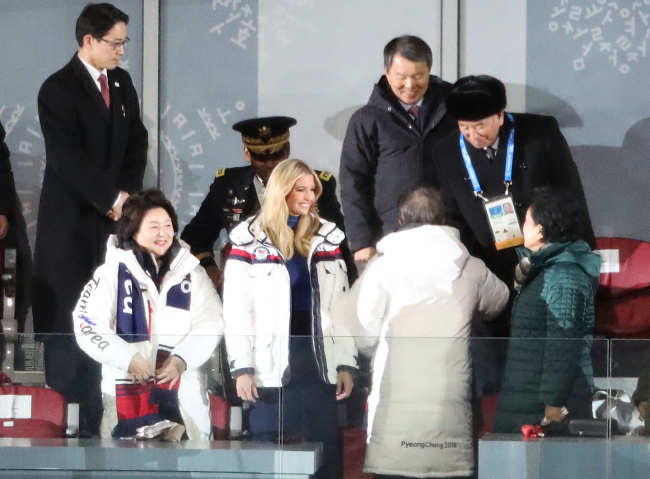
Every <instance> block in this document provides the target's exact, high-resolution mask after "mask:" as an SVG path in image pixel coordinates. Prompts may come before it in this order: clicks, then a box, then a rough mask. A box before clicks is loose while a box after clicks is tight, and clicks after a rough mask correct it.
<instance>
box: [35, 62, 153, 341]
mask: <svg viewBox="0 0 650 479" xmlns="http://www.w3.org/2000/svg"><path fill="white" fill-rule="evenodd" d="M108 84H109V88H110V93H111V108H110V110H109V109H108V108H106V104H105V103H104V100H103V99H102V96H101V93H100V92H99V89H98V88H97V86H96V84H95V82H94V81H93V79H92V77H91V76H90V74H89V73H88V70H87V69H86V67H85V66H84V65H83V63H82V62H81V60H80V59H79V58H78V56H77V54H75V55H74V56H73V58H72V60H71V61H70V63H68V64H67V65H66V66H65V67H63V68H62V69H61V70H59V71H58V72H56V73H54V74H53V75H52V76H51V77H49V78H48V79H47V80H45V82H44V83H43V86H42V87H41V90H40V92H39V94H38V113H39V119H40V122H41V129H42V131H43V137H44V140H45V152H46V161H47V162H46V167H45V177H44V179H43V189H42V191H41V201H40V206H39V210H38V224H37V230H36V246H35V250H34V269H35V273H34V289H33V292H34V299H33V312H34V327H35V330H36V332H61V333H63V332H65V333H68V332H71V331H72V320H71V314H72V310H73V308H74V305H75V303H76V301H77V300H78V299H79V295H80V294H81V291H82V288H83V286H84V284H85V283H86V282H87V281H88V280H89V279H90V278H91V276H92V273H93V271H94V270H95V268H96V267H97V266H99V265H100V264H101V263H102V262H103V261H104V255H105V251H106V241H107V239H108V235H109V234H110V233H111V232H112V231H113V229H114V224H113V221H111V220H110V219H109V218H108V217H107V216H106V213H107V212H108V211H109V210H110V209H111V207H112V206H113V204H114V202H115V200H116V199H117V196H118V192H119V190H124V191H127V192H134V191H137V190H139V189H141V188H142V178H143V176H144V169H145V166H146V155H147V146H148V136H147V130H146V129H145V127H144V125H143V124H142V121H141V119H140V107H139V103H138V97H137V93H136V91H135V89H134V87H133V83H132V81H131V77H130V76H129V74H128V73H127V72H126V71H125V70H122V69H121V68H116V69H115V70H111V71H108Z"/></svg>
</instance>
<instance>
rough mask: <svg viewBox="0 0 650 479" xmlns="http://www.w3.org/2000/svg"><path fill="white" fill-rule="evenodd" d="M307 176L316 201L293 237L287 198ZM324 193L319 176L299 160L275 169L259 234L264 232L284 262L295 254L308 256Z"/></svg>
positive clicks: (318, 220) (266, 196)
mask: <svg viewBox="0 0 650 479" xmlns="http://www.w3.org/2000/svg"><path fill="white" fill-rule="evenodd" d="M305 175H311V176H312V177H313V178H314V186H315V188H316V190H315V191H314V193H315V198H314V203H313V204H312V205H311V207H310V208H309V213H308V214H306V215H301V216H300V220H299V221H298V227H297V228H296V232H295V233H294V232H293V230H292V229H291V228H290V227H289V225H288V224H287V222H288V221H289V207H288V206H287V196H289V194H290V193H291V191H292V190H293V187H294V186H295V184H296V182H297V181H298V179H300V178H302V177H303V176H305ZM322 192H323V185H322V184H321V182H320V180H319V179H318V175H317V174H316V172H315V171H314V170H313V169H312V168H311V167H310V166H309V165H308V164H307V163H305V162H304V161H301V160H296V159H291V160H284V161H283V162H281V163H280V164H279V165H278V166H276V167H275V168H274V169H273V173H271V177H270V178H269V181H268V184H267V185H266V192H265V193H264V202H263V203H262V213H261V215H260V219H261V221H260V229H259V231H258V232H257V234H258V235H259V234H260V233H261V232H262V231H265V232H266V234H267V235H268V237H269V239H270V240H271V242H272V243H273V245H274V246H275V247H276V248H278V250H279V251H280V253H282V255H283V256H284V257H285V259H291V258H292V257H293V253H294V251H296V250H297V251H298V252H299V253H300V254H302V255H303V256H305V257H306V256H308V255H309V248H310V245H311V239H312V238H313V237H314V235H315V234H316V232H318V230H319V228H320V219H319V217H318V212H317V211H316V201H318V198H319V197H320V195H321V193H322Z"/></svg>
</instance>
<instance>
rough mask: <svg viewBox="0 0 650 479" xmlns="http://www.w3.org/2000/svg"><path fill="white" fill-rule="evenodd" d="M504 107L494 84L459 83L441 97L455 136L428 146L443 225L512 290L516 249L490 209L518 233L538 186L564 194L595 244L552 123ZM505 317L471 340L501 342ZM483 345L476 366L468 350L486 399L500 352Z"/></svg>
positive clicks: (565, 149) (567, 154) (473, 79)
mask: <svg viewBox="0 0 650 479" xmlns="http://www.w3.org/2000/svg"><path fill="white" fill-rule="evenodd" d="M506 103H507V99H506V89H505V86H504V84H503V83H502V82H501V81H499V80H498V79H496V78H494V77H490V76H487V75H481V76H468V77H465V78H461V79H460V80H458V81H457V82H456V83H455V84H454V85H453V87H452V89H451V90H450V92H449V93H448V94H447V97H446V105H447V111H448V113H449V114H450V115H451V116H452V117H453V118H454V119H455V120H456V121H457V122H458V127H459V129H460V132H459V131H458V130H456V131H455V132H453V133H450V134H448V135H447V136H446V137H445V138H444V139H443V140H441V141H440V142H439V143H437V144H436V145H434V155H433V157H434V158H435V160H436V161H435V168H436V171H435V172H433V171H431V172H430V173H431V175H432V176H434V177H436V178H437V181H438V183H439V184H440V186H441V189H442V193H443V197H444V201H445V210H446V216H447V221H448V222H449V223H450V224H451V225H453V226H455V227H457V228H458V229H459V230H460V232H461V240H462V241H463V243H464V244H465V245H466V246H467V248H468V250H469V252H470V253H471V254H472V255H474V256H477V257H479V258H481V259H482V260H483V261H485V263H486V265H487V266H488V267H489V268H490V269H491V270H492V271H493V272H494V273H495V274H496V275H497V276H498V277H499V278H500V279H501V280H502V281H504V282H505V283H506V284H507V285H508V287H509V288H511V290H512V289H513V287H514V271H515V266H516V265H517V263H518V256H517V253H516V252H515V249H516V248H515V246H517V245H518V244H521V242H520V241H517V238H511V239H507V240H502V238H499V237H498V234H495V233H496V232H495V229H496V228H494V225H495V221H494V218H490V217H489V216H488V214H489V213H490V212H491V211H495V210H492V209H491V208H492V207H494V208H496V209H497V210H498V208H499V207H501V208H502V209H501V210H499V211H500V212H502V213H504V214H506V212H508V213H510V212H512V211H513V210H514V213H515V214H516V218H515V215H514V214H512V219H513V222H515V223H516V220H518V222H519V225H518V226H519V227H521V226H522V225H523V223H524V220H525V218H526V210H527V209H528V206H529V205H530V203H531V200H532V196H533V190H534V189H535V188H536V187H540V186H547V185H548V186H554V187H557V188H562V189H565V190H568V191H570V192H571V193H572V194H573V195H574V196H575V197H576V198H577V199H578V200H579V201H580V202H581V203H582V204H583V205H584V219H583V224H584V239H585V240H586V241H587V242H588V243H589V244H590V245H591V246H592V248H595V246H596V240H595V237H594V233H593V229H592V226H591V221H590V219H589V212H588V210H587V202H586V200H585V195H584V192H583V188H582V182H581V181H580V175H579V173H578V169H577V167H576V165H575V163H574V161H573V159H572V157H571V151H570V150H569V145H568V144H567V141H566V139H565V138H564V136H563V135H562V133H561V132H560V128H559V126H558V123H557V121H556V120H555V118H553V117H550V116H542V115H532V114H517V113H507V112H506V111H505V108H506ZM509 165H511V167H509ZM486 205H487V207H486ZM516 228H517V225H515V229H516ZM513 236H516V235H513ZM511 296H512V297H514V295H511ZM509 311H510V308H507V309H506V313H505V314H503V315H502V317H501V318H499V319H498V320H496V321H494V322H492V323H483V324H480V325H476V327H477V330H475V331H474V332H473V334H472V335H473V336H483V337H507V336H508V332H509V326H510V324H509V323H510V317H509ZM479 329H480V330H479ZM483 346H485V347H486V348H487V349H489V350H490V351H489V352H487V353H486V355H487V356H485V355H481V356H480V359H479V361H476V351H474V352H475V367H478V368H481V369H480V370H478V371H476V379H477V382H478V383H479V384H477V387H478V388H479V391H480V390H481V389H486V391H485V393H486V394H487V393H490V392H491V391H490V389H491V388H492V387H497V388H498V385H499V383H500V374H499V372H498V371H499V370H502V368H500V366H499V365H500V364H501V362H500V361H501V360H503V359H505V348H501V347H498V346H497V344H496V343H493V344H492V345H488V344H483V345H482V346H481V347H483ZM489 346H493V347H489ZM502 349H503V351H501V350H502ZM499 351H501V352H502V353H503V354H502V355H501V354H500V352H499ZM494 356H496V359H495V357H494ZM486 357H488V359H485V358H486ZM489 358H491V359H489ZM483 368H484V369H485V371H483V370H482V369H483ZM494 373H496V375H494Z"/></svg>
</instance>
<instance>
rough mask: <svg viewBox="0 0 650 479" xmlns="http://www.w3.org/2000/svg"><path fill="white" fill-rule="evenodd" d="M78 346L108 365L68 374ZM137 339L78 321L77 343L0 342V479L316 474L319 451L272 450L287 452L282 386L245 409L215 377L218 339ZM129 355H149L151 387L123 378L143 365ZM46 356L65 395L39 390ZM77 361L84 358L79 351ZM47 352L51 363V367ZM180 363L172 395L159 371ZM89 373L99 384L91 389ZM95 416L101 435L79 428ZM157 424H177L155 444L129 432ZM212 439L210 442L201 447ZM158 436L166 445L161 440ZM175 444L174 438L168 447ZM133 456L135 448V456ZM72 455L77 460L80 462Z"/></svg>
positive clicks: (49, 338)
mask: <svg viewBox="0 0 650 479" xmlns="http://www.w3.org/2000/svg"><path fill="white" fill-rule="evenodd" d="M77 339H78V340H79V344H83V345H84V346H83V348H84V351H86V352H87V353H90V354H91V355H92V356H93V357H95V358H96V359H102V360H103V361H105V362H104V364H103V366H100V365H99V363H97V362H95V361H93V360H90V361H89V367H77V368H76V370H75V368H74V365H75V361H76V359H74V356H75V355H73V354H70V351H71V350H72V349H73V348H74V349H76V348H77ZM142 339H143V338H142V337H140V336H134V335H119V336H117V335H112V334H105V333H101V332H98V329H97V325H95V324H91V323H90V322H84V323H81V327H80V329H79V335H78V337H77V338H75V337H74V336H68V335H39V336H38V337H36V338H35V337H34V336H33V335H9V336H7V338H6V345H2V346H1V350H0V356H1V357H5V361H4V364H3V371H4V373H5V374H6V376H3V381H2V385H0V475H2V474H4V473H5V472H6V471H8V470H16V469H18V470H43V469H48V470H60V471H87V472H90V471H93V473H101V472H102V471H105V472H106V473H107V472H110V471H112V472H117V471H123V473H124V474H126V471H130V472H133V473H136V472H139V471H142V472H143V473H147V472H149V473H153V472H154V471H158V472H159V473H161V474H163V473H165V474H167V473H169V474H171V473H177V474H176V475H171V476H167V475H162V476H160V477H189V474H190V473H196V472H199V473H211V474H235V475H236V474H244V473H248V474H253V473H257V474H267V473H276V472H280V471H282V469H283V468H284V469H285V470H290V471H293V473H295V474H299V475H305V477H306V475H307V474H311V473H313V467H314V466H313V465H314V463H315V462H316V461H317V460H320V459H319V457H318V455H317V454H318V452H317V451H318V450H319V448H318V447H317V446H314V445H304V444H296V445H293V446H292V445H289V446H287V447H286V448H285V449H286V450H290V451H293V454H292V455H287V456H283V455H282V454H278V452H280V451H282V450H283V447H282V446H281V445H280V440H279V438H280V437H281V435H280V430H279V423H280V415H281V414H283V412H282V410H281V408H280V407H279V394H278V391H279V389H277V388H276V389H275V390H273V388H266V389H265V388H259V390H258V391H259V396H260V398H259V399H257V400H256V401H255V403H253V402H246V403H244V404H242V402H241V401H239V400H238V399H237V397H236V394H235V395H234V396H233V394H232V388H233V386H234V382H232V383H231V384H226V381H228V379H224V375H223V368H225V367H227V363H225V357H221V359H220V353H221V352H222V351H221V350H220V349H219V348H217V350H215V349H214V345H215V344H216V343H217V341H219V340H220V339H221V338H220V337H217V336H211V335H205V334H201V335H198V334H197V335H192V334H190V335H187V336H176V335H174V336H170V335H152V336H151V338H150V340H149V341H144V342H143V341H142ZM240 339H243V342H244V343H246V344H257V345H259V346H261V345H273V346H275V345H276V343H277V344H278V345H279V346H280V347H282V343H284V342H287V338H285V340H284V341H282V340H278V339H277V338H276V337H270V336H268V337H265V336H257V337H255V338H237V337H235V336H231V337H230V343H231V344H232V345H233V349H236V346H237V345H238V344H240V343H241V341H240ZM164 345H167V346H164ZM258 349H260V350H261V349H262V348H261V347H258ZM134 351H138V354H141V355H142V356H143V358H146V359H145V364H146V365H147V366H146V367H148V368H149V373H150V374H152V375H155V376H156V378H157V379H156V381H155V382H154V379H153V377H152V378H151V379H149V380H146V381H144V382H143V383H142V384H138V383H134V382H132V381H129V380H128V378H129V374H128V373H126V372H125V370H124V368H128V367H129V366H130V367H131V370H132V372H133V371H135V370H138V369H143V368H144V367H143V366H138V367H136V365H137V359H135V358H136V356H137V355H136V356H133V359H130V358H131V357H132V355H133V352H134ZM267 352H268V351H267ZM107 353H108V354H107ZM170 353H171V356H170ZM44 354H46V355H49V356H50V358H49V359H50V360H49V362H48V364H50V365H52V368H51V369H52V370H54V369H56V368H57V367H58V372H59V374H58V377H53V376H52V375H51V374H50V375H49V376H48V378H47V383H48V384H49V385H50V386H52V387H53V388H54V389H59V391H60V392H61V393H62V394H59V392H56V391H55V390H52V389H46V388H45V385H46V378H45V373H44ZM80 354H81V356H82V358H87V356H86V353H83V352H80ZM176 354H177V355H178V356H180V357H182V358H183V360H182V361H181V362H177V361H176V359H174V355H176ZM261 354H262V355H264V354H265V353H264V352H263V353H261ZM53 357H54V358H55V359H57V360H55V361H54V362H53V361H52V358H53ZM165 358H167V359H165ZM222 360H224V361H223V362H222ZM76 364H79V363H76ZM177 364H180V365H181V366H180V368H181V369H183V367H185V365H186V367H187V369H186V370H185V371H184V372H183V373H182V374H181V376H180V380H179V381H178V382H176V384H175V385H174V387H173V388H172V389H170V388H169V385H170V382H169V381H167V382H165V381H164V378H163V377H162V376H163V375H165V374H166V373H165V371H167V374H170V375H171V374H172V371H174V370H175V369H174V368H176V365H177ZM93 365H94V366H96V367H97V369H96V370H94V369H93ZM94 376H96V377H97V381H96V382H94V383H93V380H92V379H91V378H92V377H94ZM66 380H67V381H68V385H69V381H70V380H73V381H82V382H84V384H85V385H86V389H84V390H83V391H84V392H83V394H82V395H81V396H79V395H78V393H75V392H74V391H71V390H70V389H65V387H63V388H61V386H62V385H65V383H66ZM264 381H266V382H267V383H268V384H274V385H279V384H281V379H280V378H279V377H275V376H274V370H272V369H269V370H268V371H265V372H264ZM100 382H101V386H100V384H99V383H100ZM93 384H94V385H93ZM224 391H225V392H224ZM242 406H243V407H242ZM256 408H259V409H262V410H263V413H264V414H266V415H267V417H266V418H265V416H264V414H260V413H259V412H258V411H257V410H256ZM102 409H103V412H102ZM269 412H270V413H271V416H272V417H271V418H270V419H268V414H269ZM91 417H92V418H94V419H96V420H99V421H101V426H100V436H101V440H100V437H99V436H97V435H94V436H93V437H89V435H88V434H87V431H84V427H85V425H87V424H88V420H89V418H91ZM259 418H262V421H260V420H259ZM163 419H167V420H171V421H174V422H175V423H178V424H182V425H184V427H183V428H177V429H161V434H160V436H159V437H158V438H157V439H155V440H154V439H151V440H144V439H143V440H137V441H134V440H133V435H134V434H135V432H136V429H137V428H139V427H143V426H146V425H148V426H151V425H153V424H156V423H159V421H161V420H163ZM265 419H266V420H265ZM80 429H81V430H80ZM253 430H254V431H253ZM148 432H149V433H151V434H153V433H154V431H150V430H149V431H148ZM254 432H255V433H258V434H259V435H257V434H254ZM210 434H213V435H214V437H215V439H217V438H218V440H209V435H210ZM111 436H113V437H111ZM163 437H164V438H165V439H164V441H165V442H166V443H165V445H162V444H160V440H161V438H163ZM178 439H180V442H174V441H175V440H178ZM168 441H172V442H168ZM133 449H138V454H136V455H135V456H134V455H133V454H132V453H131V451H132V450H133ZM188 451H192V453H190V454H188ZM201 451H205V452H201ZM315 451H316V452H315ZM79 454H82V456H84V457H85V460H79V459H78V455H79ZM310 468H311V469H310ZM110 477H113V476H110ZM235 477H236V476H235ZM299 477H301V476H299Z"/></svg>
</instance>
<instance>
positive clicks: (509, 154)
mask: <svg viewBox="0 0 650 479" xmlns="http://www.w3.org/2000/svg"><path fill="white" fill-rule="evenodd" d="M506 115H508V119H509V120H510V123H512V128H511V129H510V134H509V135H508V148H507V150H506V172H505V175H504V178H503V182H504V183H505V185H506V195H507V194H508V190H509V188H510V185H512V163H513V158H514V156H515V120H514V118H513V117H512V115H511V114H510V113H506ZM460 151H461V153H462V155H463V160H464V161H465V168H466V169H467V173H468V174H469V179H470V180H471V181H472V186H473V187H474V195H475V196H478V197H479V198H482V199H483V200H485V201H488V200H487V198H485V197H484V196H483V190H482V189H481V184H480V183H479V181H478V177H477V176H476V171H474V165H472V160H471V159H470V157H469V153H467V146H466V145H465V137H463V134H462V133H461V134H460Z"/></svg>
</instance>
